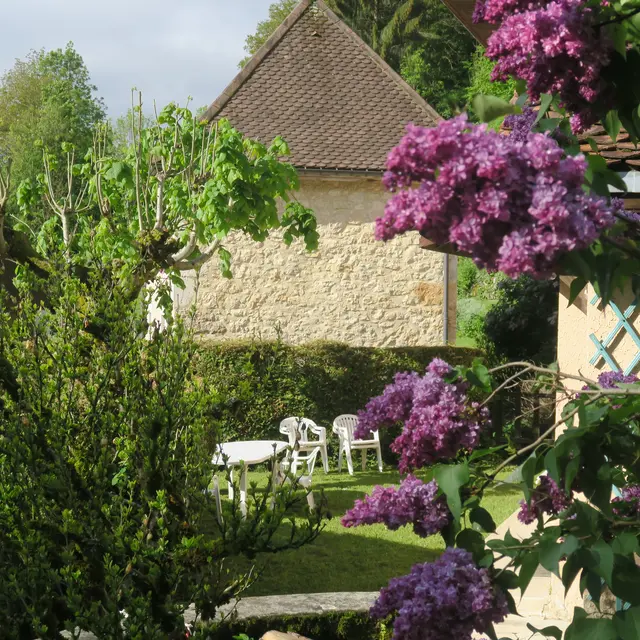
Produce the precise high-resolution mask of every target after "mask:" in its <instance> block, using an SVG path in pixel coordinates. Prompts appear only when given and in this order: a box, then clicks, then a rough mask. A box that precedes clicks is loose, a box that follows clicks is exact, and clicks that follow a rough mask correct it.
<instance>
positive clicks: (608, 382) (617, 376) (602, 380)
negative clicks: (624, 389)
mask: <svg viewBox="0 0 640 640" xmlns="http://www.w3.org/2000/svg"><path fill="white" fill-rule="evenodd" d="M634 382H638V376H636V375H634V374H633V373H632V374H630V375H625V374H624V373H622V371H605V372H604V373H601V374H600V375H599V376H598V384H599V385H600V386H601V387H602V388H603V389H616V388H617V387H618V384H617V383H622V384H633V383H634Z"/></svg>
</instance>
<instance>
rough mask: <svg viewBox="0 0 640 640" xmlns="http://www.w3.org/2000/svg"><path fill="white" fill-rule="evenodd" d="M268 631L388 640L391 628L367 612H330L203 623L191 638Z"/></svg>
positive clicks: (320, 638) (321, 639)
mask: <svg viewBox="0 0 640 640" xmlns="http://www.w3.org/2000/svg"><path fill="white" fill-rule="evenodd" d="M267 631H282V632H289V633H299V634H300V635H302V636H305V637H307V638H313V640H387V639H388V638H390V637H391V628H389V627H387V626H385V625H384V624H383V623H380V622H377V621H375V620H373V619H372V618H370V617H369V614H368V613H367V612H353V611H348V612H330V613H322V614H311V615H298V616H274V617H267V618H249V619H245V620H232V621H224V622H221V623H219V624H212V623H208V624H203V625H202V626H201V627H199V628H197V629H196V632H195V633H194V638H203V640H204V639H205V638H206V640H233V638H234V637H237V636H239V635H241V634H245V635H246V636H248V637H249V638H254V639H255V640H257V639H258V638H261V637H262V636H263V635H264V634H265V633H266V632H267Z"/></svg>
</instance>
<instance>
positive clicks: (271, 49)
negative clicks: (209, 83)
mask: <svg viewBox="0 0 640 640" xmlns="http://www.w3.org/2000/svg"><path fill="white" fill-rule="evenodd" d="M220 117H225V118H228V119H229V120H230V121H231V124H232V125H233V126H234V127H236V128H237V129H239V130H240V131H242V132H243V133H244V134H245V135H246V136H249V137H252V138H257V139H258V140H261V141H262V142H265V143H267V142H270V141H271V140H272V139H273V138H274V137H275V136H276V135H281V136H282V137H283V138H284V139H285V140H286V141H287V142H288V143H289V147H290V149H291V154H292V155H291V161H292V162H293V164H295V165H296V166H297V167H299V168H306V169H340V170H349V171H357V170H372V171H380V170H382V169H383V168H384V164H385V160H386V156H387V154H388V152H389V150H390V149H391V148H392V147H393V146H394V145H396V144H397V143H398V141H399V140H400V138H401V137H402V135H403V133H404V129H405V126H406V124H407V123H408V122H414V123H416V124H420V125H424V126H432V125H433V124H435V122H437V121H438V120H439V119H440V116H438V114H437V113H436V112H435V111H434V110H433V109H432V108H431V107H430V106H429V105H428V104H427V103H426V102H425V101H424V100H423V99H422V98H421V97H420V96H419V95H418V94H417V93H416V92H415V91H414V90H413V89H411V88H410V87H409V86H408V85H407V84H406V83H405V82H404V80H402V79H401V78H400V76H399V75H397V74H396V73H395V72H394V71H393V70H392V69H391V68H390V67H389V66H388V65H387V64H386V63H385V62H384V61H383V60H382V59H381V58H380V57H379V56H378V55H377V54H376V53H374V52H373V51H372V50H371V49H370V48H369V47H368V46H367V45H366V44H365V43H364V42H363V41H362V40H361V39H360V38H359V37H358V36H357V35H356V34H355V33H354V32H353V31H352V30H351V29H349V27H347V26H346V25H345V24H344V23H343V22H342V21H341V20H340V19H339V18H338V17H337V16H336V15H335V14H334V13H332V12H331V10H330V9H328V8H327V7H326V5H325V4H324V2H322V0H316V1H313V0H302V2H300V4H299V5H298V6H297V7H296V8H295V9H294V11H293V13H292V14H291V15H290V16H289V17H288V18H287V19H286V20H285V22H284V23H283V24H282V25H281V26H280V27H279V28H278V30H277V31H276V32H275V33H274V34H273V36H272V37H271V38H270V39H269V40H268V41H267V42H266V43H265V45H264V46H263V47H262V48H261V49H260V50H259V51H258V52H257V53H256V55H255V56H254V57H253V58H252V59H251V60H250V61H249V63H248V64H247V65H246V66H245V67H244V69H243V70H242V71H241V72H240V73H239V74H238V76H237V77H236V78H235V80H234V81H233V82H232V83H231V84H230V85H229V86H228V87H227V89H225V91H224V92H223V93H222V95H221V96H220V97H219V98H218V99H217V100H216V101H215V102H214V103H213V104H212V105H211V107H210V108H209V109H208V111H207V112H206V114H205V118H206V119H207V120H209V121H213V120H215V119H217V118H220Z"/></svg>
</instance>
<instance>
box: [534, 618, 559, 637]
mask: <svg viewBox="0 0 640 640" xmlns="http://www.w3.org/2000/svg"><path fill="white" fill-rule="evenodd" d="M527 629H529V631H533V632H534V633H539V634H541V635H543V636H545V637H546V638H555V639H556V640H561V638H562V631H561V630H560V629H558V627H544V628H543V629H537V628H536V627H534V626H533V625H532V624H531V623H529V622H527Z"/></svg>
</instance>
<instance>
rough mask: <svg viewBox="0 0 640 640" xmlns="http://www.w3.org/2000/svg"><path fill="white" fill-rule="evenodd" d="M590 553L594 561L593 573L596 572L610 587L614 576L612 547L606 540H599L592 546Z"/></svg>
mask: <svg viewBox="0 0 640 640" xmlns="http://www.w3.org/2000/svg"><path fill="white" fill-rule="evenodd" d="M589 552H590V554H591V556H592V558H593V561H594V565H593V567H592V571H595V572H596V573H597V574H598V575H599V576H600V577H601V578H602V579H603V580H604V581H605V582H606V583H607V584H608V585H610V584H611V580H612V574H613V551H612V549H611V547H610V546H609V545H608V544H607V543H606V542H605V541H604V540H598V541H597V542H596V543H595V544H593V545H592V546H591V548H590V549H589Z"/></svg>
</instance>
